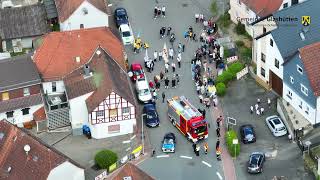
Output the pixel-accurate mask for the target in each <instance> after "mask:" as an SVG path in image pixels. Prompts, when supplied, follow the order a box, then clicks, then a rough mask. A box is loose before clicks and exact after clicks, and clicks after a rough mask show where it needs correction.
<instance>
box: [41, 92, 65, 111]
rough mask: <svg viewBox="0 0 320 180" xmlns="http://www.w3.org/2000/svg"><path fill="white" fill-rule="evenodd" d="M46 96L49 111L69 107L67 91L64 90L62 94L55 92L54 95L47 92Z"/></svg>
mask: <svg viewBox="0 0 320 180" xmlns="http://www.w3.org/2000/svg"><path fill="white" fill-rule="evenodd" d="M44 97H45V100H46V105H47V110H48V111H53V110H57V109H63V108H67V107H69V105H68V99H67V96H66V93H65V92H63V93H62V94H54V95H48V94H45V96H44Z"/></svg>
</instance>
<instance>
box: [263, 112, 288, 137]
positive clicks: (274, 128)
mask: <svg viewBox="0 0 320 180" xmlns="http://www.w3.org/2000/svg"><path fill="white" fill-rule="evenodd" d="M266 123H267V125H268V127H269V129H270V130H271V132H272V134H273V135H274V136H276V137H280V136H284V135H286V134H287V128H286V126H285V125H284V123H283V122H282V120H281V119H280V117H278V116H276V115H273V116H269V117H267V118H266Z"/></svg>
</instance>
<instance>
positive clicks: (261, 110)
mask: <svg viewBox="0 0 320 180" xmlns="http://www.w3.org/2000/svg"><path fill="white" fill-rule="evenodd" d="M260 113H261V115H263V113H264V108H263V107H261V108H260Z"/></svg>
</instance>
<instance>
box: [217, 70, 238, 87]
mask: <svg viewBox="0 0 320 180" xmlns="http://www.w3.org/2000/svg"><path fill="white" fill-rule="evenodd" d="M233 77H234V75H233V74H232V73H231V72H229V71H224V72H223V73H222V74H221V75H219V76H218V77H217V79H216V82H217V83H224V84H228V82H229V81H231V80H232V79H233Z"/></svg>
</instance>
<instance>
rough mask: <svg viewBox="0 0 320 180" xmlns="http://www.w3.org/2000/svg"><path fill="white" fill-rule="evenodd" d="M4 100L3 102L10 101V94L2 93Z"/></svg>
mask: <svg viewBox="0 0 320 180" xmlns="http://www.w3.org/2000/svg"><path fill="white" fill-rule="evenodd" d="M2 100H3V101H5V100H9V92H3V93H2Z"/></svg>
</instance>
